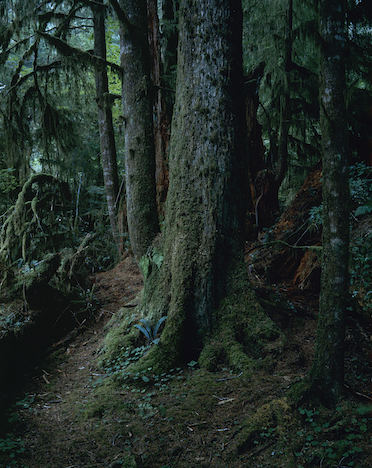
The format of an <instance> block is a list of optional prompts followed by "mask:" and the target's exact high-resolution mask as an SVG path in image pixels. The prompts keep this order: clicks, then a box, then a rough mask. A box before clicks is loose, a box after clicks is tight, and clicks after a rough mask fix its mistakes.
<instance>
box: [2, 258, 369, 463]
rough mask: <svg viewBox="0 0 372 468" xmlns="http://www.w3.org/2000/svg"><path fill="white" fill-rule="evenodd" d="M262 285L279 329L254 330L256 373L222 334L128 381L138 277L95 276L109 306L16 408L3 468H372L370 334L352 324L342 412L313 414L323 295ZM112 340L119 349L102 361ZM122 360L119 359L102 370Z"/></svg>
mask: <svg viewBox="0 0 372 468" xmlns="http://www.w3.org/2000/svg"><path fill="white" fill-rule="evenodd" d="M256 279H257V280H258V278H256ZM260 280H261V282H260V283H259V284H258V283H257V284H256V285H255V286H256V289H254V291H255V292H254V294H256V295H257V296H258V297H259V299H260V302H261V305H262V306H263V311H264V313H265V316H266V317H267V319H270V321H271V322H272V323H273V324H274V325H270V326H269V322H267V323H266V324H265V323H264V324H263V326H262V327H260V328H259V327H258V324H257V323H253V322H252V324H251V325H252V326H251V328H252V333H253V331H254V330H253V328H254V327H256V328H255V329H256V330H257V348H256V349H255V348H254V347H252V345H251V347H250V348H249V347H248V348H247V349H244V352H246V353H247V355H249V356H251V361H250V362H249V365H248V364H247V365H245V366H243V367H242V369H241V370H240V369H238V366H237V365H236V363H233V364H231V363H229V361H228V356H227V355H226V346H225V343H224V341H223V340H224V339H226V340H227V339H228V337H226V336H225V334H224V333H221V334H220V335H216V337H215V340H214V341H213V340H212V341H211V342H210V343H209V344H208V347H207V348H206V350H205V352H204V353H203V354H202V358H201V359H200V361H199V362H196V361H190V362H189V363H188V364H187V365H186V366H184V367H177V368H173V369H169V370H167V371H166V372H164V373H162V374H160V375H159V374H156V373H154V371H153V370H152V369H148V370H147V372H141V373H139V374H138V375H133V374H131V375H128V374H127V373H126V369H125V368H123V359H124V361H125V360H126V361H127V362H128V363H129V364H130V363H132V362H135V360H136V359H137V358H138V357H139V356H140V355H142V354H143V353H146V352H148V349H149V346H148V345H146V342H145V341H144V340H143V337H142V341H141V338H139V337H140V336H141V335H138V333H137V335H135V334H134V335H133V339H131V340H129V341H128V340H125V339H124V337H125V334H126V332H127V330H130V327H131V323H130V321H131V317H132V318H133V323H134V321H135V320H137V321H138V317H136V312H135V308H134V307H126V308H124V309H123V308H122V307H123V306H124V305H127V304H130V305H131V306H133V305H135V298H136V297H137V295H138V293H139V291H140V289H141V286H142V280H141V276H140V274H139V272H138V271H137V269H136V267H135V265H134V263H133V260H132V259H131V258H130V257H128V258H127V259H125V260H124V262H122V263H121V264H120V265H118V266H117V267H116V268H115V269H114V270H112V271H110V272H107V273H103V274H99V275H98V276H97V278H96V283H95V284H96V286H95V294H96V298H97V300H98V301H100V303H101V305H100V307H99V308H98V309H97V311H96V313H95V317H94V319H93V320H92V322H91V324H90V325H89V326H87V327H86V328H85V329H84V332H83V333H81V334H79V335H78V336H77V337H76V338H75V339H73V340H71V339H66V340H61V341H60V342H59V343H56V344H55V346H54V348H52V349H51V350H50V353H49V355H48V357H47V358H46V359H45V361H43V362H42V363H40V364H39V365H38V366H37V368H36V369H35V371H34V373H33V374H32V375H30V376H29V377H28V381H27V383H26V385H25V387H24V389H23V390H22V392H20V393H19V395H18V396H17V397H16V399H15V401H14V405H13V406H12V408H11V409H10V411H9V413H8V422H9V425H8V427H7V434H5V435H4V434H3V435H1V436H0V467H8V466H14V467H19V468H21V467H29V468H59V467H61V468H67V467H69V468H72V467H74V468H78V467H81V468H83V467H84V468H89V467H91V468H93V467H97V468H98V467H102V468H103V467H116V468H119V467H133V468H134V467H138V468H145V467H146V468H176V467H177V468H186V467H187V468H202V467H216V468H220V467H221V468H230V467H234V468H235V467H236V468H238V467H239V468H240V467H249V468H255V467H257V468H258V467H261V468H279V467H285V468H291V467H293V468H301V467H302V468H305V467H306V468H307V467H323V468H330V467H354V468H355V467H357V468H367V467H371V466H372V449H371V435H372V432H371V430H372V418H371V413H370V411H371V407H370V406H369V403H370V397H371V395H372V391H371V390H372V389H371V384H370V382H371V375H372V371H371V365H370V363H371V361H370V353H371V344H370V339H369V334H368V330H367V333H366V330H365V329H362V328H361V327H360V326H357V325H356V324H355V323H354V322H353V323H350V324H349V325H348V329H347V336H346V381H347V383H348V388H346V389H345V390H346V393H345V398H344V399H343V400H342V401H340V404H339V406H338V407H337V408H335V409H332V410H331V409H327V408H325V407H322V406H320V405H315V404H314V403H312V404H309V403H308V400H306V399H299V395H301V394H303V389H304V388H305V387H306V381H305V380H304V377H305V376H306V374H307V372H308V370H309V367H310V365H311V360H312V355H313V350H314V343H315V333H316V312H317V310H318V309H317V307H318V305H317V293H316V291H298V290H293V289H290V288H289V287H288V286H286V285H283V284H281V285H268V284H267V283H265V281H264V278H260ZM249 294H251V293H249ZM224 306H225V309H226V310H229V307H230V305H229V304H228V302H227V303H225V304H224ZM120 309H121V312H118V311H119V310H120ZM124 315H125V316H126V317H127V323H124V324H123V321H122V320H118V319H119V317H122V316H124ZM112 317H114V318H113V320H112V321H111V323H110V324H108V323H109V320H110V319H112ZM251 320H254V319H253V318H251ZM253 325H254V327H253ZM120 327H121V328H120ZM109 330H111V336H112V338H113V339H112V341H111V343H110V345H111V346H112V347H113V348H112V349H111V351H110V353H108V354H107V352H106V354H105V353H103V351H102V350H103V349H104V345H105V343H106V348H105V349H106V350H107V338H106V342H105V337H107V334H108V332H109ZM265 330H266V332H265ZM137 331H138V329H137ZM238 332H239V330H237V332H236V334H235V336H238V335H239V333H238ZM139 333H140V332H139ZM218 336H219V338H218ZM120 337H122V338H121V339H122V344H121V345H120ZM243 341H244V340H243ZM246 342H247V343H252V341H251V340H246ZM129 344H130V345H131V346H132V347H131V348H129ZM153 346H156V345H155V344H154V345H153ZM111 352H112V354H111ZM115 353H116V354H117V355H118V356H119V355H120V356H121V358H120V359H117V360H116V361H115V359H112V360H106V361H104V363H105V367H101V366H100V365H99V362H100V361H102V360H104V358H105V356H106V357H107V355H112V356H113V355H114V354H115Z"/></svg>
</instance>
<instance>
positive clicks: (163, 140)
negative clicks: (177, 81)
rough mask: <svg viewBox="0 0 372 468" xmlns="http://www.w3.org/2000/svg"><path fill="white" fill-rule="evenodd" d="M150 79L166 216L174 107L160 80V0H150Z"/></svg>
mask: <svg viewBox="0 0 372 468" xmlns="http://www.w3.org/2000/svg"><path fill="white" fill-rule="evenodd" d="M147 14H148V26H149V44H150V59H151V81H152V85H153V89H154V91H153V93H152V108H153V116H154V119H153V125H154V142H155V167H156V170H155V180H156V203H157V207H158V214H159V217H160V216H161V217H164V203H165V200H166V198H167V192H168V187H169V171H168V168H167V150H168V144H169V139H170V125H171V112H172V111H171V108H170V106H168V105H167V102H166V100H165V98H164V92H163V89H162V82H161V70H162V63H161V53H160V52H161V50H160V37H159V36H160V31H159V18H158V2H157V0H147Z"/></svg>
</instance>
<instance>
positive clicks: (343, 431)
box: [294, 407, 371, 467]
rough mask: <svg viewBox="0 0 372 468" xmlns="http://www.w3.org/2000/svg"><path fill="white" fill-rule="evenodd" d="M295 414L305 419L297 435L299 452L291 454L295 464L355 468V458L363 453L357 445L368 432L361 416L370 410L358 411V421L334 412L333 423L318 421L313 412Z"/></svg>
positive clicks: (342, 413) (306, 410) (300, 411)
mask: <svg viewBox="0 0 372 468" xmlns="http://www.w3.org/2000/svg"><path fill="white" fill-rule="evenodd" d="M298 411H299V413H300V414H301V415H302V416H304V417H305V423H306V426H307V427H305V428H304V429H302V430H300V431H298V432H297V435H298V440H299V441H300V445H301V450H299V451H294V455H295V457H296V458H297V461H298V462H300V461H301V462H302V463H305V461H307V462H309V461H310V459H311V460H313V461H315V460H316V459H318V460H321V461H322V466H324V467H327V466H328V467H330V466H341V465H342V466H344V467H354V466H356V465H355V457H356V456H357V455H358V454H359V453H361V452H362V449H361V448H360V447H359V446H358V445H357V444H358V442H361V441H362V439H363V437H364V435H366V433H367V431H368V418H366V417H362V418H360V416H365V415H366V414H367V413H369V414H370V412H371V407H360V408H358V409H357V410H356V411H357V413H358V415H359V417H357V416H353V415H351V416H347V415H345V414H344V412H343V409H342V408H341V407H339V408H336V417H335V418H334V423H331V422H329V421H325V422H324V421H320V420H319V419H320V412H319V411H316V410H314V409H306V408H299V410H298ZM337 461H338V462H339V463H338V464H337ZM341 462H342V463H341ZM298 466H303V465H301V464H299V465H298Z"/></svg>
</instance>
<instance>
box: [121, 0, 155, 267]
mask: <svg viewBox="0 0 372 468" xmlns="http://www.w3.org/2000/svg"><path fill="white" fill-rule="evenodd" d="M112 3H115V2H112ZM120 7H121V13H120V15H119V20H120V21H121V27H120V56H121V66H122V68H123V86H122V101H123V116H124V127H125V130H124V131H125V172H126V196H127V219H128V230H129V237H130V241H131V246H132V249H133V253H134V256H135V258H136V260H137V262H139V260H140V259H141V257H142V256H143V255H144V254H145V253H146V251H147V248H148V246H149V245H150V244H151V242H152V240H153V239H154V237H155V236H156V234H157V233H158V231H159V223H158V218H157V209H156V191H155V149H154V135H153V123H152V111H151V97H150V94H151V93H152V92H153V89H152V87H151V83H150V58H149V45H148V40H147V30H148V28H147V4H146V0H121V1H120Z"/></svg>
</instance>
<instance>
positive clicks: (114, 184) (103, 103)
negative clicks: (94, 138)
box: [92, 0, 121, 252]
mask: <svg viewBox="0 0 372 468" xmlns="http://www.w3.org/2000/svg"><path fill="white" fill-rule="evenodd" d="M97 3H102V7H100V6H94V7H92V12H93V31H94V33H93V34H94V51H93V52H94V55H96V56H97V57H101V58H103V59H104V60H106V38H105V18H104V7H103V0H97ZM94 77H95V83H96V100H97V106H98V125H99V136H100V145H101V163H102V170H103V179H104V183H105V189H106V198H107V207H108V212H109V218H110V224H111V231H112V235H113V237H114V240H115V243H116V246H117V248H118V250H119V252H120V250H121V247H120V244H121V242H120V238H119V235H118V228H117V222H116V207H115V203H116V198H117V196H118V190H119V179H118V170H117V160H116V147H115V136H114V126H113V122H112V109H111V106H112V104H113V103H112V100H111V99H110V95H109V87H108V78H107V69H106V66H104V65H101V67H100V68H99V69H96V71H95V75H94Z"/></svg>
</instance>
